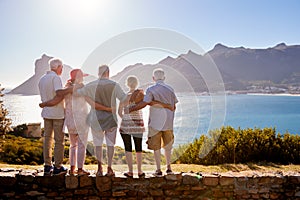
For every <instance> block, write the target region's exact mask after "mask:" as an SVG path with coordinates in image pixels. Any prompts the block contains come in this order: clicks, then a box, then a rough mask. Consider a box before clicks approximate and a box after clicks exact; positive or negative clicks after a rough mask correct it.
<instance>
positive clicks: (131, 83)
mask: <svg viewBox="0 0 300 200" xmlns="http://www.w3.org/2000/svg"><path fill="white" fill-rule="evenodd" d="M126 84H127V86H128V87H129V88H134V89H135V88H137V86H138V84H139V81H138V79H137V77H136V76H128V77H127V79H126Z"/></svg>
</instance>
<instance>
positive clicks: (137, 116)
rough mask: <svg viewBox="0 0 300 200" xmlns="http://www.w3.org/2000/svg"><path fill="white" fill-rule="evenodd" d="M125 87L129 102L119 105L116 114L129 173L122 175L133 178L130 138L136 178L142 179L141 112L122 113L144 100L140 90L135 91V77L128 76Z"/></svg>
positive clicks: (142, 125)
mask: <svg viewBox="0 0 300 200" xmlns="http://www.w3.org/2000/svg"><path fill="white" fill-rule="evenodd" d="M126 85H127V86H128V88H129V92H128V95H129V96H130V99H129V102H125V103H123V104H120V105H119V109H118V113H119V115H120V117H121V118H122V122H121V126H120V134H121V137H122V139H123V142H124V146H125V156H126V161H127V164H128V169H129V171H128V172H127V173H124V175H125V176H126V177H133V164H132V144H131V137H132V138H133V141H134V145H135V151H136V163H137V168H138V176H139V177H143V176H145V173H144V172H143V171H142V139H143V132H144V131H145V127H144V121H143V113H142V110H138V111H135V112H131V113H126V114H125V113H124V112H123V111H124V108H126V107H129V106H133V105H135V104H137V103H139V101H142V100H143V98H144V92H143V90H141V89H136V88H137V86H138V79H137V77H135V76H129V77H127V80H126Z"/></svg>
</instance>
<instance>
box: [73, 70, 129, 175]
mask: <svg viewBox="0 0 300 200" xmlns="http://www.w3.org/2000/svg"><path fill="white" fill-rule="evenodd" d="M98 76H99V79H97V80H95V81H92V82H90V83H88V84H87V85H85V86H84V87H83V88H81V89H78V90H77V93H78V94H79V95H84V96H87V97H90V98H91V99H92V100H93V101H95V102H96V103H99V104H102V105H104V106H106V107H110V108H115V107H116V99H119V100H120V101H121V102H123V101H125V100H126V98H127V95H126V93H125V92H124V91H123V90H122V88H121V87H120V85H119V84H118V83H116V82H115V81H112V80H109V67H108V66H107V65H101V66H100V67H99V69H98ZM87 122H88V124H89V125H90V126H91V129H92V135H93V142H94V145H95V147H96V148H95V149H96V157H97V161H98V171H97V175H98V176H102V175H103V171H102V154H103V152H102V145H103V140H104V137H105V140H106V145H107V158H108V163H107V164H108V167H107V174H106V175H107V176H113V175H114V172H113V170H112V158H113V155H114V145H115V142H116V133H117V125H118V123H117V115H116V110H115V109H113V110H112V112H108V111H104V110H96V109H95V108H94V107H93V106H92V107H91V111H90V113H89V115H88V118H87Z"/></svg>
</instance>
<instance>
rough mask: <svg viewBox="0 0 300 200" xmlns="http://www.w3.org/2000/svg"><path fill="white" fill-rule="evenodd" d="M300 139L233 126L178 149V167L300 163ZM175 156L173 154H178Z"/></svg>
mask: <svg viewBox="0 0 300 200" xmlns="http://www.w3.org/2000/svg"><path fill="white" fill-rule="evenodd" d="M299 152H300V136H299V135H292V134H289V133H285V134H284V135H283V136H281V135H280V134H277V135H276V130H275V128H264V129H259V128H254V129H252V128H248V129H243V130H242V129H240V128H238V129H234V128H232V127H230V126H228V127H222V128H221V129H218V130H213V131H210V132H209V133H208V135H201V136H200V138H199V139H196V140H195V141H194V142H193V143H191V144H188V145H187V146H184V148H183V147H182V146H180V147H178V148H175V149H174V153H175V155H173V157H178V155H180V153H181V155H180V156H179V158H178V159H177V160H176V161H175V162H176V163H193V164H204V165H212V164H213V165H216V164H223V163H247V162H264V161H265V162H274V163H280V164H289V163H293V164H299V163H300V153H299ZM174 153H173V154H174Z"/></svg>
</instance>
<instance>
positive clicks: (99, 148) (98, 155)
mask: <svg viewBox="0 0 300 200" xmlns="http://www.w3.org/2000/svg"><path fill="white" fill-rule="evenodd" d="M96 158H97V161H98V171H97V176H102V174H103V171H102V146H96Z"/></svg>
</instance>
